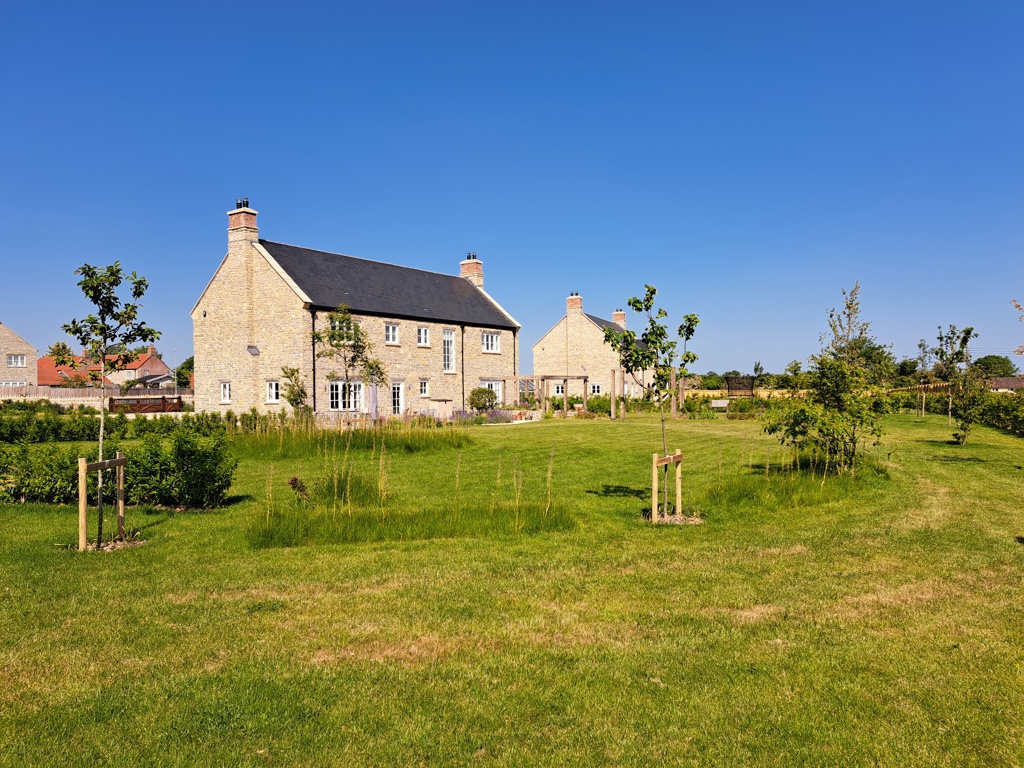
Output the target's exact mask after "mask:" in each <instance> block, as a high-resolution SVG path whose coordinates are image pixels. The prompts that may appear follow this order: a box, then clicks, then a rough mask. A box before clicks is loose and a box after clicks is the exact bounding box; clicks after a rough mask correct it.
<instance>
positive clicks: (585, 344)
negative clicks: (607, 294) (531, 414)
mask: <svg viewBox="0 0 1024 768" xmlns="http://www.w3.org/2000/svg"><path fill="white" fill-rule="evenodd" d="M605 328H613V329H615V330H619V331H624V330H625V329H626V313H625V312H624V311H622V310H621V309H617V310H615V311H614V312H613V313H612V319H611V320H605V319H603V318H600V317H597V316H596V315H588V314H587V313H586V312H584V311H583V297H582V296H580V295H579V294H578V293H574V294H572V295H571V296H569V297H568V298H567V299H566V300H565V317H563V318H562V319H561V320H559V321H558V322H557V323H555V326H554V327H553V328H552V329H551V330H550V331H548V332H547V333H545V334H544V335H543V336H542V337H541V339H540V341H538V342H537V343H536V344H534V345H533V373H534V375H535V376H555V377H557V376H566V377H570V376H571V377H584V376H585V377H587V394H588V395H608V394H610V393H611V377H612V370H613V369H614V370H615V372H616V373H615V393H616V395H619V396H621V395H622V394H623V382H625V394H626V395H628V396H629V397H640V396H641V395H643V383H644V381H645V374H644V373H643V372H640V373H638V374H637V376H636V379H634V378H633V377H632V376H630V375H629V374H626V373H625V372H624V371H623V370H622V366H621V365H620V363H619V356H618V353H617V352H615V350H614V349H612V347H611V345H609V344H605V342H604V329H605ZM567 385H568V387H569V396H570V397H572V396H574V395H582V394H583V379H582V378H575V379H569V381H568V383H567ZM550 386H551V390H550V394H552V395H554V396H556V397H561V395H562V387H563V384H562V383H561V382H558V381H557V379H556V380H555V381H554V382H552V383H551V385H550Z"/></svg>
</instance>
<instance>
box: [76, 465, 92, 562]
mask: <svg viewBox="0 0 1024 768" xmlns="http://www.w3.org/2000/svg"><path fill="white" fill-rule="evenodd" d="M85 467H86V461H85V459H79V460H78V551H79V552H85V549H86V547H87V546H88V545H89V542H88V539H87V531H86V528H87V525H86V520H87V518H88V511H89V494H88V491H87V489H86V485H87V482H86V478H87V476H88V470H87V469H86V468H85Z"/></svg>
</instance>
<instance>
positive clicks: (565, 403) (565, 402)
mask: <svg viewBox="0 0 1024 768" xmlns="http://www.w3.org/2000/svg"><path fill="white" fill-rule="evenodd" d="M562 418H563V419H568V418H569V380H568V379H562Z"/></svg>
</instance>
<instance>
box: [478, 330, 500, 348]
mask: <svg viewBox="0 0 1024 768" xmlns="http://www.w3.org/2000/svg"><path fill="white" fill-rule="evenodd" d="M481 339H482V343H481V346H482V349H483V351H484V352H501V334H498V333H485V334H483V335H482V336H481Z"/></svg>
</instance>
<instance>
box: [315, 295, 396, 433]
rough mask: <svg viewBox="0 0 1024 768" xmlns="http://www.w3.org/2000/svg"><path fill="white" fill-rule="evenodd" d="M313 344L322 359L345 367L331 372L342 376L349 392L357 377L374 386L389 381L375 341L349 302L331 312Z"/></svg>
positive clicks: (331, 376)
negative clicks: (356, 317)
mask: <svg viewBox="0 0 1024 768" xmlns="http://www.w3.org/2000/svg"><path fill="white" fill-rule="evenodd" d="M313 343H314V345H315V348H316V357H317V359H318V360H324V359H326V360H331V361H333V362H334V363H336V364H337V365H339V366H340V367H341V370H340V372H339V371H336V370H334V371H330V372H328V374H327V375H328V377H329V378H334V379H339V378H340V379H342V380H343V381H344V382H345V384H344V387H345V389H346V391H350V389H349V388H350V386H351V383H352V378H353V377H354V376H358V377H360V378H361V379H362V380H363V381H364V382H365V383H366V384H369V385H371V386H373V387H376V386H377V385H378V384H380V383H383V382H386V381H387V371H386V370H385V368H384V364H383V363H382V362H381V361H380V360H378V359H377V358H375V357H374V356H373V343H372V342H371V341H370V339H369V337H368V336H367V334H366V332H365V331H364V330H363V329H362V326H360V325H359V323H358V322H357V321H356V320H355V319H354V318H353V317H352V312H351V311H350V310H349V308H348V306H346V305H345V304H342V305H340V306H339V307H338V308H337V309H336V310H334V311H333V312H331V313H329V314H328V315H327V328H326V329H325V330H323V331H314V332H313ZM374 416H376V414H374Z"/></svg>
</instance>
